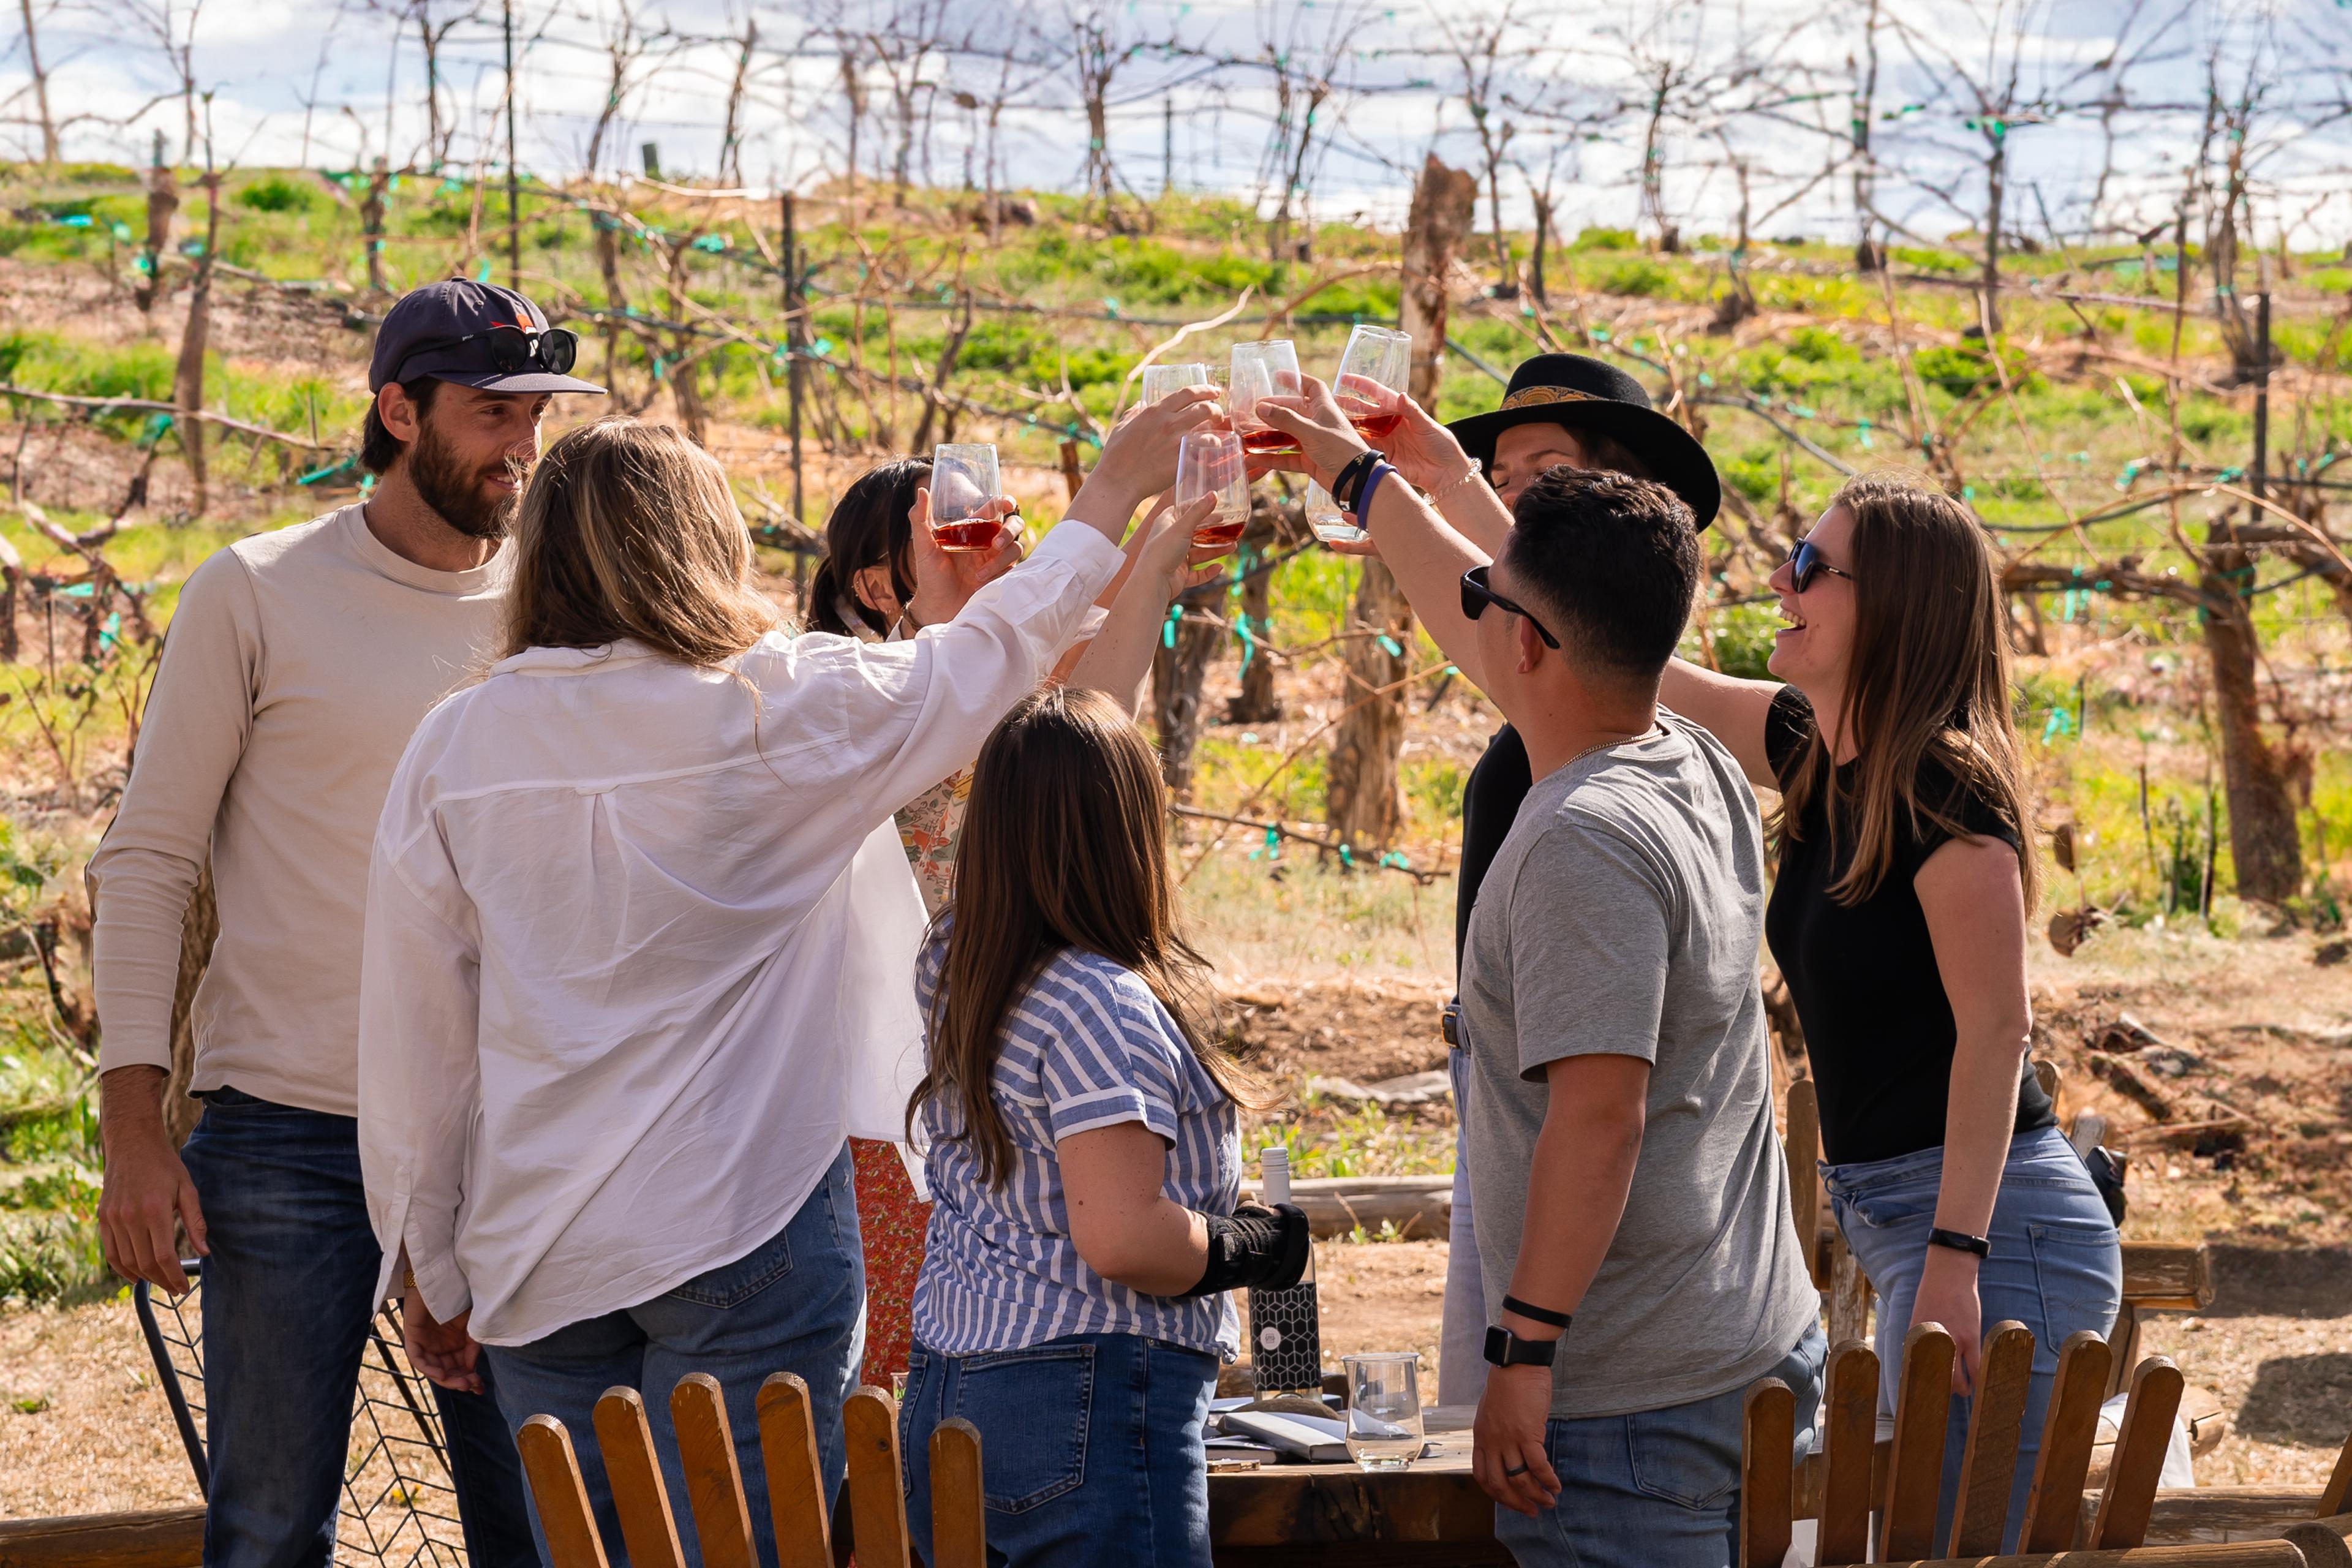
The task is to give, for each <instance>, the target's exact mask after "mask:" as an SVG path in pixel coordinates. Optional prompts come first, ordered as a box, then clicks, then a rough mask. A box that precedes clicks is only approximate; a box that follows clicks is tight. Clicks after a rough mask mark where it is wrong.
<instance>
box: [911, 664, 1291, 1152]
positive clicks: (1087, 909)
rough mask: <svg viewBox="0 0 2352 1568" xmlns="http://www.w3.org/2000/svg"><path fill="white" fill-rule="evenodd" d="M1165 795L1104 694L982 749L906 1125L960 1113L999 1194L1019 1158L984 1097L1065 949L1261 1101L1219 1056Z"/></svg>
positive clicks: (1034, 702) (1065, 696) (1012, 718)
mask: <svg viewBox="0 0 2352 1568" xmlns="http://www.w3.org/2000/svg"><path fill="white" fill-rule="evenodd" d="M1165 789H1166V786H1165V785H1163V784H1161V783H1160V759H1159V758H1158V757H1157V756H1155V755H1154V754H1153V752H1152V750H1151V746H1150V742H1147V741H1145V740H1144V738H1143V735H1142V732H1141V731H1139V730H1137V729H1136V727H1135V722H1134V721H1133V720H1131V719H1129V717H1128V715H1127V711H1126V710H1124V709H1123V708H1121V707H1120V706H1119V705H1118V703H1117V702H1115V701H1113V700H1111V699H1110V698H1108V697H1107V696H1105V695H1104V694H1103V693H1101V692H1099V691H1085V690H1077V691H1073V690H1069V689H1065V688H1063V687H1059V686H1048V687H1045V688H1044V689H1040V690H1038V691H1036V692H1034V693H1033V694H1032V695H1031V696H1030V697H1029V698H1028V699H1026V700H1024V701H1023V702H1022V703H1021V705H1020V706H1019V707H1017V708H1015V709H1013V711H1012V712H1011V713H1010V714H1008V715H1006V717H1005V719H1004V721H1003V722H1002V723H1000V724H998V725H997V727H996V729H995V730H994V731H993V732H992V733H991V734H990V735H989V737H988V741H987V743H986V744H985V745H983V746H982V748H981V751H980V760H979V762H978V763H976V764H974V766H973V769H972V775H971V805H969V806H968V807H967V808H966V810H965V814H964V826H963V837H962V840H961V845H960V846H959V847H958V849H957V851H956V882H955V898H954V901H953V902H951V903H950V904H949V905H948V907H947V908H946V909H944V910H940V915H939V919H938V921H935V922H934V925H933V929H934V931H937V930H938V929H940V926H941V925H945V927H946V930H947V958H946V963H945V965H944V966H943V969H942V972H941V974H940V984H939V987H938V989H937V991H936V992H935V993H934V994H933V996H932V1000H931V1016H930V1027H929V1047H928V1048H927V1052H926V1056H925V1060H924V1073H923V1080H922V1082H921V1083H919V1084H918V1085H917V1086H916V1089H915V1093H914V1098H913V1099H912V1100H910V1101H909V1102H908V1106H907V1122H908V1127H909V1129H911V1128H912V1127H913V1125H914V1122H915V1121H916V1119H917V1117H919V1115H920V1114H921V1112H922V1110H923V1107H924V1106H925V1105H926V1104H928V1103H929V1101H930V1100H932V1099H933V1098H934V1097H935V1096H937V1097H945V1098H946V1099H948V1100H950V1101H951V1102H952V1103H953V1104H954V1105H955V1106H956V1108H957V1109H958V1110H961V1112H962V1121H963V1125H964V1128H965V1136H967V1137H969V1138H970V1139H971V1142H972V1144H973V1148H974V1152H975V1153H976V1155H977V1156H978V1159H979V1163H980V1173H981V1179H982V1181H984V1182H987V1183H988V1184H990V1185H992V1186H993V1185H997V1184H1001V1183H1002V1182H1003V1180H1004V1177H1005V1174H1006V1172H1007V1169H1008V1167H1009V1165H1010V1164H1011V1162H1012V1153H1013V1148H1012V1141H1011V1140H1010V1138H1008V1137H1007V1135H1006V1133H1005V1130H1004V1119H1003V1116H1002V1115H1000V1114H999V1113H998V1111H997V1109H996V1102H995V1100H993V1099H992V1097H991V1095H990V1093H989V1083H990V1079H991V1077H992V1074H993V1073H994V1071H995V1068H996V1058H997V1056H998V1053H999V1052H1000V1051H1001V1050H1002V1049H1003V1034H1002V1026H1003V1022H1004V1015H1005V1012H1006V1010H1007V1009H1009V1008H1010V1007H1012V1006H1013V1004H1014V1003H1015V1001H1016V1000H1017V999H1018V998H1019V996H1020V994H1021V993H1022V991H1023V990H1024V988H1025V987H1026V986H1027V985H1028V984H1029V983H1030V982H1031V980H1033V979H1034V977H1035V976H1036V973H1037V971H1038V970H1039V969H1040V968H1042V967H1043V966H1044V965H1045V963H1046V962H1047V961H1048V960H1050V959H1052V958H1053V957H1054V956H1055V954H1056V953H1059V952H1063V951H1064V950H1066V949H1069V948H1076V949H1080V950H1082V951H1084V952H1093V953H1098V954H1100V955H1101V956H1102V957H1104V958H1107V959H1108V960H1110V961H1111V962H1112V963H1116V964H1118V965H1119V966H1120V967H1122V968H1125V969H1129V970H1132V971H1134V972H1135V973H1136V974H1138V975H1139V976H1140V977H1141V979H1142V981H1143V983H1144V984H1146V985H1148V986H1150V988H1151V994H1153V995H1154V996H1157V997H1158V998H1159V999H1160V1004H1161V1005H1163V1006H1165V1007H1166V1008H1167V1009H1168V1012H1169V1015H1170V1016H1171V1017H1173V1018H1174V1019H1175V1020H1176V1026H1177V1027H1178V1028H1179V1029H1181V1030H1182V1031H1183V1035H1184V1038H1185V1040H1186V1042H1187V1043H1188V1044H1190V1045H1191V1046H1192V1051H1193V1054H1194V1055H1195V1056H1197V1057H1198V1058H1200V1061H1201V1065H1202V1068H1205V1069H1206V1070H1207V1072H1208V1074H1209V1076H1210V1077H1211V1078H1212V1079H1214V1080H1216V1084H1217V1087H1218V1088H1219V1089H1223V1091H1224V1092H1225V1094H1226V1095H1227V1096H1228V1097H1229V1098H1231V1099H1233V1100H1236V1101H1238V1102H1240V1103H1242V1104H1245V1105H1256V1104H1260V1103H1263V1102H1264V1101H1265V1091H1264V1089H1262V1088H1261V1086H1260V1085H1259V1084H1258V1083H1257V1081H1256V1079H1255V1078H1254V1077H1253V1076H1252V1075H1251V1074H1250V1073H1249V1071H1248V1070H1247V1069H1246V1068H1244V1067H1243V1066H1242V1064H1241V1063H1240V1062H1239V1061H1237V1060H1236V1059H1235V1058H1234V1057H1233V1055H1232V1054H1231V1053H1230V1052H1228V1051H1227V1050H1226V1049H1225V1048H1224V1047H1223V1046H1222V1045H1221V1044H1220V1043H1219V1040H1218V1036H1219V1030H1218V1028H1217V1019H1216V993H1215V991H1214V990H1213V988H1212V986H1211V984H1210V983H1209V963H1208V960H1206V959H1204V958H1202V956H1201V954H1200V953H1199V952H1197V951H1196V950H1195V949H1194V948H1193V947H1192V944H1191V943H1190V942H1187V941H1186V940H1185V939H1184V936H1183V933H1182V931H1181V930H1179V928H1178V920H1177V912H1176V882H1175V879H1174V878H1173V877H1171V875H1170V874H1169V868H1168V845H1167V838H1166V831H1167V827H1166V824H1167V801H1166V794H1165Z"/></svg>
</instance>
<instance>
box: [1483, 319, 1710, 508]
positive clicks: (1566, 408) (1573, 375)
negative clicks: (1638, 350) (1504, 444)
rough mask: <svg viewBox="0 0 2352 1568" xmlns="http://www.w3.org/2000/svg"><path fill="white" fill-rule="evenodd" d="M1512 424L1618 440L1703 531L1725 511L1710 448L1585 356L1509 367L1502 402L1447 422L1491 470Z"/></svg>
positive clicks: (1612, 369)
mask: <svg viewBox="0 0 2352 1568" xmlns="http://www.w3.org/2000/svg"><path fill="white" fill-rule="evenodd" d="M1515 425H1558V426H1562V427H1564V428H1566V429H1570V430H1591V431H1596V432H1598V433H1599V434H1601V435H1603V436H1608V437H1613V438H1614V439H1615V440H1616V441H1617V442H1618V443H1619V444H1621V445H1622V446H1623V447H1624V448H1625V449H1626V450H1627V451H1629V452H1631V453H1633V455H1634V456H1635V457H1637V458H1641V459H1642V461H1643V464H1645V465H1646V466H1647V467H1648V468H1649V470H1650V472H1651V474H1652V475H1653V476H1654V477H1655V479H1657V481H1658V482H1659V483H1660V484H1662V485H1664V486H1665V487H1666V488H1667V489H1670V490H1672V491H1674V492H1675V494H1676V495H1678V496H1680V497H1682V499H1683V502H1684V504H1685V505H1686V506H1688V507H1689V508H1690V509H1691V516H1692V517H1693V518H1694V519H1695V520H1696V521H1697V523H1698V526H1699V527H1701V528H1705V527H1706V525H1707V524H1708V523H1711V522H1713V521H1715V514H1716V513H1717V512H1718V511H1720V510H1723V483H1722V481H1721V480H1719V479H1717V478H1716V475H1715V464H1714V463H1713V462H1712V461H1711V460H1709V458H1707V455H1706V447H1702V446H1700V445H1699V444H1698V440H1697V438H1696V437H1694V436H1693V435H1692V434H1691V433H1690V432H1689V431H1687V430H1685V429H1684V428H1683V427H1682V426H1680V425H1677V424H1675V422H1674V421H1673V420H1671V419H1669V418H1667V417H1666V416H1664V415H1663V414H1661V413H1659V412H1658V411H1657V409H1656V408H1655V407H1654V406H1653V405H1651V403H1650V395H1649V393H1648V392H1647V391H1645V390H1644V389H1643V386H1642V384H1641V383H1640V382H1638V381H1636V380H1634V379H1633V377H1632V376H1630V375H1628V374H1625V373H1624V372H1623V371H1622V370H1619V369H1618V368H1617V367H1616V366H1615V365H1613V364H1606V363H1602V362H1601V361H1600V360H1597V359H1592V358H1591V357H1589V356H1587V355H1585V354H1538V355H1536V356H1535V357H1534V358H1533V359H1528V360H1522V361H1520V362H1519V367H1518V368H1517V370H1514V371H1513V372H1511V384H1510V386H1509V388H1508V389H1507V391H1506V392H1505V393H1504V394H1503V405H1502V406H1501V407H1500V408H1497V409H1496V410H1495V411H1494V412H1493V413H1491V414H1474V415H1472V416H1470V417H1469V418H1467V419H1456V420H1455V421H1454V423H1453V424H1451V425H1449V426H1446V428H1447V429H1449V430H1451V431H1453V432H1454V439H1455V440H1457V441H1459V442H1461V443H1462V449H1463V450H1464V451H1465V452H1467V453H1468V454H1470V456H1472V457H1474V458H1477V459H1478V461H1479V464H1480V465H1481V466H1482V467H1484V468H1486V469H1487V470H1488V471H1490V472H1491V471H1492V470H1493V468H1494V466H1495V437H1497V436H1500V435H1501V434H1502V433H1503V432H1504V431H1506V430H1508V429H1510V428H1511V427H1512V426H1515Z"/></svg>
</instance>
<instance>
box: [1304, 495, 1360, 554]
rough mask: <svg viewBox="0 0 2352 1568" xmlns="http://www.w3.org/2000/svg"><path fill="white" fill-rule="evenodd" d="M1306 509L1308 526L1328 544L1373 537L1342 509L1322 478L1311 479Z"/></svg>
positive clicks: (1317, 536) (1348, 542)
mask: <svg viewBox="0 0 2352 1568" xmlns="http://www.w3.org/2000/svg"><path fill="white" fill-rule="evenodd" d="M1306 510H1307V527H1308V528H1311V529H1313V530H1314V531H1315V537H1316V538H1318V539H1319V540H1321V541H1322V542H1324V543H1326V544H1354V543H1356V542H1358V541H1360V540H1364V539H1369V538H1370V537H1371V535H1370V532H1369V531H1366V530H1365V529H1363V528H1362V527H1360V526H1359V525H1358V524H1357V521H1356V520H1355V519H1354V518H1352V517H1349V515H1348V514H1347V513H1346V512H1345V511H1343V510H1340V507H1339V502H1338V501H1336V500H1332V499H1331V492H1330V491H1329V490H1327V489H1324V488H1323V485H1322V481H1320V480H1314V481H1311V482H1309V483H1308V485H1307V500H1306Z"/></svg>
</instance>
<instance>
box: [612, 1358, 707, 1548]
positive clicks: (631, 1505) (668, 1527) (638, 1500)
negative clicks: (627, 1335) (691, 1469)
mask: <svg viewBox="0 0 2352 1568" xmlns="http://www.w3.org/2000/svg"><path fill="white" fill-rule="evenodd" d="M596 1447H597V1448H598V1449H599V1450H600V1451H602V1453H603V1454H604V1477H605V1479H606V1480H607V1481H608V1482H609V1483H610V1484H611V1486H612V1489H613V1511H614V1513H616V1514H618V1515H620V1519H621V1542H622V1544H623V1545H625V1546H626V1547H627V1548H628V1549H629V1568H686V1552H685V1551H684V1549H683V1548H681V1547H680V1546H679V1545H678V1541H677V1520H676V1519H675V1518H673V1517H672V1516H671V1514H670V1510H669V1489H668V1488H667V1487H665V1486H664V1485H663V1484H662V1474H661V1460H660V1458H658V1457H656V1454H655V1453H654V1434H653V1427H652V1425H651V1424H650V1423H649V1422H647V1421H646V1402H645V1401H644V1399H642V1398H640V1397H639V1396H638V1394H637V1391H636V1390H635V1389H634V1388H609V1389H606V1390H605V1391H604V1398H602V1399H600V1400H598V1401H597V1402H596Z"/></svg>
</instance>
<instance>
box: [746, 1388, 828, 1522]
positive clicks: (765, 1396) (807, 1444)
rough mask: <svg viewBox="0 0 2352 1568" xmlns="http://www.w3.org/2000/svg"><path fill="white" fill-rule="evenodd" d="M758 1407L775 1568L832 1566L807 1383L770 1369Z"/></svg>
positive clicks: (814, 1419) (821, 1478) (761, 1390)
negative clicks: (774, 1543) (771, 1520)
mask: <svg viewBox="0 0 2352 1568" xmlns="http://www.w3.org/2000/svg"><path fill="white" fill-rule="evenodd" d="M759 1410H760V1461H761V1466H762V1468H765V1469H766V1470H767V1472H768V1511H769V1514H770V1516H771V1517H772V1518H773V1519H774V1521H776V1556H777V1559H778V1568H833V1536H832V1531H831V1528H830V1526H829V1525H828V1523H827V1521H826V1519H825V1497H824V1469H823V1468H822V1467H821V1466H820V1465H819V1464H818V1462H817V1453H816V1416H815V1412H814V1406H813V1405H811V1404H810V1403H809V1391H808V1384H805V1383H803V1382H802V1381H801V1380H800V1379H799V1378H798V1377H796V1376H794V1375H793V1373H789V1372H779V1373H771V1374H770V1375H769V1377H768V1381H767V1382H765V1383H763V1384H761V1385H760V1405H759Z"/></svg>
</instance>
